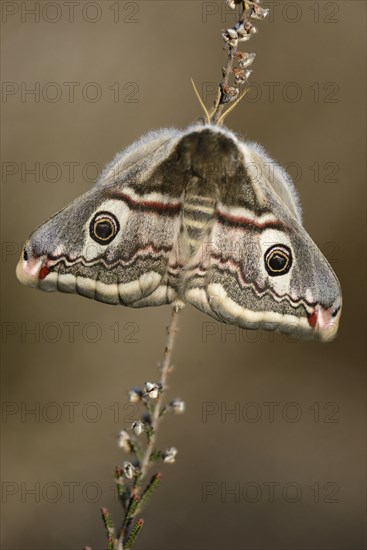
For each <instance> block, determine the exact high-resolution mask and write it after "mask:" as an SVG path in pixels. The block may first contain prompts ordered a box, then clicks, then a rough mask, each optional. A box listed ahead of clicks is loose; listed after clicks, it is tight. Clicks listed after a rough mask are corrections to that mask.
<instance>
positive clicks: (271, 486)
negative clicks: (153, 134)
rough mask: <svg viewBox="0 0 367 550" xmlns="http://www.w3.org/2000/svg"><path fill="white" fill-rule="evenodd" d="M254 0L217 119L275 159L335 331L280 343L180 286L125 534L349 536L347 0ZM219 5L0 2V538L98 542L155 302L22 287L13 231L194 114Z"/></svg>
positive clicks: (360, 306)
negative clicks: (249, 68) (171, 411)
mask: <svg viewBox="0 0 367 550" xmlns="http://www.w3.org/2000/svg"><path fill="white" fill-rule="evenodd" d="M270 4H273V9H272V14H271V19H270V20H269V21H267V22H263V23H261V22H260V23H259V24H258V28H259V34H258V35H257V36H255V37H254V38H252V40H251V42H250V43H248V51H255V52H256V53H257V58H256V60H255V63H254V66H253V68H254V73H253V75H252V77H251V82H252V83H253V86H252V88H251V93H250V94H249V99H248V100H247V101H245V102H244V103H243V104H242V105H241V106H239V107H238V108H237V110H236V112H235V114H234V115H233V116H231V117H230V118H229V119H228V125H229V126H230V127H231V128H232V129H233V130H235V131H236V132H239V133H241V134H243V135H244V136H246V137H248V138H249V139H251V140H257V141H259V142H260V143H262V144H263V146H264V147H265V148H266V149H267V150H268V152H269V154H270V155H271V156H272V157H274V158H275V159H276V160H278V161H279V162H280V163H281V164H282V165H286V166H288V168H289V172H290V173H291V174H292V175H293V176H294V177H295V179H296V182H297V183H296V185H297V188H298V190H299V193H300V196H301V200H302V204H303V209H304V222H305V227H306V229H307V230H308V231H309V233H310V234H311V236H312V237H313V239H314V240H315V241H316V242H317V243H318V244H319V246H320V248H321V249H322V250H323V251H324V253H325V254H326V255H327V257H328V258H329V260H330V261H331V263H332V265H333V267H334V269H335V271H336V273H337V274H338V276H339V278H340V281H341V284H342V288H343V298H344V311H343V316H342V324H341V329H340V334H339V337H338V340H337V341H336V342H335V343H332V344H329V345H322V344H318V343H302V342H295V343H294V342H291V341H289V339H287V338H286V337H284V336H281V335H271V334H269V333H257V334H256V333H246V332H245V331H240V330H235V331H234V332H233V331H231V330H230V327H225V326H222V325H220V324H218V323H215V322H214V321H213V320H212V319H210V318H208V317H205V315H203V314H201V313H199V312H198V311H196V310H195V309H193V308H191V307H187V309H186V310H185V311H184V312H183V314H182V318H181V331H180V334H179V339H178V342H177V347H176V351H175V357H174V362H175V365H176V367H177V368H176V371H175V373H174V375H173V376H172V377H171V381H170V384H171V397H175V396H176V395H177V396H179V397H181V398H182V399H184V400H185V401H186V403H187V412H186V413H185V415H183V416H179V417H169V418H168V419H167V420H166V421H165V423H164V425H163V427H162V430H161V439H160V442H161V445H162V447H163V448H164V447H166V446H172V445H174V446H176V447H177V448H178V450H179V455H178V460H177V463H176V464H175V465H173V466H170V467H168V466H167V467H164V468H163V471H164V481H163V483H162V486H161V488H160V489H159V491H158V492H157V494H156V495H155V496H154V497H153V499H152V501H151V504H150V506H149V507H148V509H147V511H146V513H145V518H146V524H145V526H144V529H143V532H142V534H141V536H140V539H139V542H138V544H137V548H142V549H145V550H157V549H158V548H159V549H160V550H165V549H167V550H168V549H170V550H188V549H195V550H199V549H200V550H208V549H209V548H210V549H211V550H219V549H223V548H225V549H228V550H235V549H236V550H237V549H246V550H250V549H251V550H283V549H284V550H291V549H292V550H293V549H296V550H301V549H302V550H306V549H307V550H309V549H312V550H316V549H317V550H326V549H327V550H330V549H333V550H344V549H348V550H360V549H362V548H365V540H364V533H365V513H364V494H365V490H364V487H365V485H364V472H365V470H364V463H365V425H364V412H365V394H364V391H365V383H364V349H365V314H366V308H365V292H364V287H365V269H364V268H365V261H364V258H365V256H364V251H365V231H364V229H365V227H364V204H365V186H366V179H365V161H364V158H365V145H366V140H365V67H364V61H365V59H364V44H365V11H366V6H365V3H364V2H360V1H350V0H349V1H345V2H314V1H311V2H308V1H301V2H300V1H298V2H284V1H281V2H275V3H270V2H269V5H270ZM222 5H224V2H201V1H175V2H170V1H158V0H157V1H139V2H112V1H111V2H110V1H109V0H106V1H99V2H84V1H80V2H77V3H66V2H47V1H46V2H40V3H36V2H22V1H20V2H3V3H2V21H3V22H2V42H1V46H2V71H1V73H2V74H1V76H2V80H3V88H2V92H3V93H2V103H1V107H2V123H3V134H2V199H3V201H2V221H3V233H2V268H3V279H2V304H3V317H2V332H3V334H2V340H3V362H2V392H3V417H2V436H3V445H2V489H3V497H2V548H4V549H6V550H49V549H55V550H77V549H78V548H79V549H80V548H83V546H84V545H86V544H89V545H90V546H92V547H93V549H102V548H105V538H104V530H103V526H102V521H101V520H100V514H99V508H100V507H101V506H107V507H109V508H110V509H111V511H112V512H113V515H114V517H115V518H117V517H118V510H119V508H118V505H117V504H116V503H115V502H114V498H113V490H112V485H113V472H114V467H115V465H116V464H120V463H121V462H122V461H123V460H124V458H125V457H124V455H123V454H122V453H121V451H120V450H119V449H118V448H117V446H116V442H115V434H116V433H117V432H118V431H119V430H120V429H122V428H124V427H128V426H129V425H130V423H131V420H132V419H134V418H136V417H137V414H136V411H135V410H133V409H131V408H129V407H128V408H124V403H125V402H126V401H127V391H128V390H129V389H130V388H131V387H132V386H135V385H140V386H141V385H143V383H144V381H146V380H152V381H154V380H155V379H156V370H155V367H156V363H157V361H158V360H159V358H160V356H161V352H162V348H163V345H164V340H165V336H164V327H165V324H166V322H167V321H168V317H169V308H160V309H150V310H130V309H127V308H126V309H124V308H114V307H112V306H107V305H102V304H100V303H97V302H92V301H89V300H86V299H83V298H81V297H78V296H67V295H62V294H56V293H55V294H47V293H41V292H36V291H34V290H32V289H29V288H26V287H23V286H21V285H20V284H19V283H18V282H17V280H16V278H15V266H16V262H17V259H18V254H19V251H20V247H21V244H22V241H24V240H25V239H26V238H27V236H28V235H29V233H30V232H31V231H32V230H33V229H34V228H35V227H36V226H37V225H39V224H40V223H41V222H42V221H43V220H44V219H46V218H47V217H49V216H50V215H51V214H53V213H54V212H55V211H57V210H58V209H60V208H62V207H63V206H64V205H66V204H67V203H68V202H70V201H71V200H73V199H74V198H75V197H77V196H79V195H80V194H82V193H83V192H85V191H86V190H87V189H89V188H90V186H91V185H92V184H93V181H94V180H95V179H96V175H97V172H98V170H99V167H103V165H104V164H105V163H106V162H108V161H110V160H111V159H112V157H113V156H114V154H115V153H116V152H117V151H118V150H120V149H122V148H123V147H125V146H127V145H129V144H130V143H131V142H132V141H133V140H135V139H136V138H138V137H139V136H140V135H141V134H142V133H144V132H146V131H148V130H150V129H154V128H159V127H164V126H177V127H185V126H186V125H188V124H189V123H191V122H192V121H193V120H195V119H196V117H197V116H198V115H199V114H200V110H199V106H198V103H197V100H196V98H195V97H194V94H193V92H192V89H191V85H190V77H191V76H192V77H193V78H194V79H195V81H196V83H197V84H198V85H199V87H200V85H201V83H203V86H202V89H203V93H204V95H207V98H206V99H207V103H208V104H211V102H212V100H213V95H210V92H211V90H212V89H213V84H214V83H215V81H216V80H217V79H218V78H219V75H220V67H221V65H222V64H223V63H224V59H225V52H224V51H223V50H222V41H221V37H220V31H221V29H223V28H226V27H227V26H230V25H231V24H232V23H233V21H234V19H233V15H230V14H227V13H226V11H224V9H223V8H222ZM32 10H33V13H31V12H32ZM116 83H117V84H116ZM31 89H34V90H35V92H34V93H33V94H32V93H27V91H28V92H29V90H31ZM272 93H273V95H272ZM32 169H33V170H34V171H33V172H31V171H30V170H32ZM32 330H33V333H32ZM32 409H33V410H34V411H35V412H34V413H32V412H30V411H31V410H32ZM230 410H235V411H236V413H235V414H230V412H229V411H230ZM231 491H232V492H231Z"/></svg>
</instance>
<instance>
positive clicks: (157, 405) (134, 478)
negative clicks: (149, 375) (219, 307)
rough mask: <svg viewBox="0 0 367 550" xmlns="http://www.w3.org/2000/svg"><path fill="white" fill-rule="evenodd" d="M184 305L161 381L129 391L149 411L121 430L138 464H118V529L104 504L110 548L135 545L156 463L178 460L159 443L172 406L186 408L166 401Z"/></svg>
mask: <svg viewBox="0 0 367 550" xmlns="http://www.w3.org/2000/svg"><path fill="white" fill-rule="evenodd" d="M182 307H183V303H181V302H178V303H175V304H174V305H173V308H172V315H171V320H170V323H169V326H168V327H167V342H166V346H165V350H164V354H163V358H162V361H161V364H160V377H159V381H158V383H156V384H152V383H151V382H146V383H145V390H144V391H142V390H140V389H136V388H134V389H133V390H131V391H130V393H129V397H130V401H133V402H137V401H140V402H141V403H142V404H143V405H144V406H145V407H146V411H147V413H146V414H144V415H143V416H142V420H138V421H135V422H133V424H132V427H131V429H132V431H133V434H131V435H130V434H129V433H128V432H127V431H126V430H122V431H121V432H120V434H119V446H120V447H121V448H122V449H123V450H124V451H126V452H129V453H133V454H135V456H136V461H135V463H134V464H133V463H131V462H124V464H123V466H122V467H120V466H118V467H117V468H116V482H117V491H118V496H119V500H120V502H121V504H122V507H123V511H124V515H123V520H122V524H121V527H120V529H118V531H117V532H116V530H115V527H114V524H113V521H112V517H111V514H110V513H109V511H108V510H107V508H102V511H101V512H102V518H103V522H104V525H105V530H106V536H107V550H128V549H130V548H131V547H132V546H133V544H134V543H135V541H136V538H137V536H138V535H139V533H140V531H141V529H142V527H143V523H144V522H143V520H142V519H141V518H139V519H136V517H137V515H138V514H140V512H141V511H142V509H143V507H144V506H145V504H146V503H147V501H148V499H149V498H150V496H151V495H152V493H153V492H154V490H155V489H156V488H157V486H158V485H159V483H160V480H161V474H160V473H156V474H154V475H153V476H152V478H151V479H150V480H149V481H148V483H147V476H148V473H149V470H150V468H151V466H152V463H153V462H155V461H156V460H158V459H162V460H163V461H164V462H168V463H172V462H174V461H175V456H176V454H177V450H176V449H175V448H174V447H172V448H171V449H166V450H165V451H159V450H156V448H155V445H156V443H157V435H158V428H159V425H160V422H161V420H162V417H163V416H164V415H165V414H166V413H167V412H168V411H170V410H172V411H173V412H177V413H182V412H183V411H184V408H185V405H184V403H183V401H180V400H179V399H175V400H173V401H171V402H170V403H168V405H165V406H163V405H162V401H163V397H164V396H165V394H166V391H167V378H168V375H169V373H170V371H171V369H172V365H171V359H172V353H173V348H174V343H175V337H176V334H177V323H178V316H179V311H180V309H182ZM143 431H146V434H147V442H146V445H145V449H144V450H142V448H141V446H140V443H139V442H138V437H137V436H139V435H140V434H141V433H142V432H143ZM88 548H89V547H88ZM85 550H86V549H85Z"/></svg>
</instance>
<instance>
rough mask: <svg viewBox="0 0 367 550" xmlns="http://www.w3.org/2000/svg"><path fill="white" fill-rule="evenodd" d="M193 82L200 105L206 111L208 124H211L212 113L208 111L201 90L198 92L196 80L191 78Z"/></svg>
mask: <svg viewBox="0 0 367 550" xmlns="http://www.w3.org/2000/svg"><path fill="white" fill-rule="evenodd" d="M191 84H192V87H193V88H194V92H195V94H196V97H197V98H198V100H199V103H200V106H201V108H202V110H203V111H204V114H205V116H206V121H207V123H208V124H210V115H209V113H208V109H207V108H206V107H205V104H204V101H203V100H202V99H201V96H200V94H199V92H198V90H197V88H196V86H195V82H194V80H193V79H191Z"/></svg>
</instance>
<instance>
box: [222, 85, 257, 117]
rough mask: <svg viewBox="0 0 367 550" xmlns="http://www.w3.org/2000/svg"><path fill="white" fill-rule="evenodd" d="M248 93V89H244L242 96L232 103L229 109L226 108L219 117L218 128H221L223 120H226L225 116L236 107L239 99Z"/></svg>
mask: <svg viewBox="0 0 367 550" xmlns="http://www.w3.org/2000/svg"><path fill="white" fill-rule="evenodd" d="M248 91H249V88H246V90H245V91H244V92H242V94H241V95H240V96H239V97H238V98H237V99H236V101H235V102H234V103H232V105H231V106H230V107H228V109H227V110H226V111H225V112H224V113H223V114H222V116H220V117H219V119H218V122H217V124H218V126H221V125H222V124H223V120H224V119H225V118H226V116H227V115H229V113H230V112H232V111H233V109H234V108H235V107H237V105H238V103H239V102H240V101H241V99H243V98H244V97H245V95H246V94H247V92H248Z"/></svg>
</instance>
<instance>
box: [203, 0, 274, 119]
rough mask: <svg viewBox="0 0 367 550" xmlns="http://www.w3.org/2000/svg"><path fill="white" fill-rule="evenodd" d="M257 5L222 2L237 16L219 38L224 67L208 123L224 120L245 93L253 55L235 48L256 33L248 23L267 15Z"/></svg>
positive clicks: (246, 1) (257, 1) (231, 0)
mask: <svg viewBox="0 0 367 550" xmlns="http://www.w3.org/2000/svg"><path fill="white" fill-rule="evenodd" d="M260 2H261V0H255V1H250V0H226V4H227V5H228V6H229V7H230V8H232V9H236V8H237V7H240V15H239V19H238V21H237V23H235V25H233V27H230V28H228V29H226V30H225V31H223V32H222V38H223V40H224V42H225V44H226V47H227V48H228V57H227V64H226V67H223V69H222V73H223V78H222V81H221V82H220V84H219V90H218V95H217V99H216V102H215V104H214V109H213V111H212V112H211V114H210V120H209V121H208V122H211V123H213V124H218V125H220V124H222V123H223V120H224V117H225V116H227V114H229V113H230V111H232V110H233V108H234V107H235V105H237V103H238V102H239V101H240V100H241V99H242V98H243V97H244V95H245V94H246V92H247V88H246V85H247V83H248V79H249V77H250V75H251V72H252V71H251V70H250V69H249V67H250V66H251V65H252V63H253V61H254V59H255V57H256V54H254V53H247V52H241V51H239V49H238V48H239V44H240V43H241V42H247V41H248V40H250V38H251V37H252V35H253V34H256V33H257V28H256V27H255V26H254V25H253V23H252V21H253V20H261V19H265V17H266V16H267V15H268V13H269V10H268V9H264V8H263V7H262V6H261V5H260ZM235 63H237V66H236V67H234V64H235ZM231 79H232V80H233V82H231ZM232 102H234V103H233V105H231V106H230V107H229V108H228V109H227V110H226V111H225V107H226V105H227V104H229V103H232Z"/></svg>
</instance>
